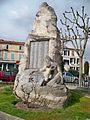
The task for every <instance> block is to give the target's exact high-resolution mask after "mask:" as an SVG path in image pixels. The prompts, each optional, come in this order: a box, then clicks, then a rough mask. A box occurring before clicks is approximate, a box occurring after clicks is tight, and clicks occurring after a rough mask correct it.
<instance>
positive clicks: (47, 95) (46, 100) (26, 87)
mask: <svg viewBox="0 0 90 120" xmlns="http://www.w3.org/2000/svg"><path fill="white" fill-rule="evenodd" d="M30 73H32V71H30V69H28V70H25V71H24V72H22V74H18V75H17V77H16V80H15V84H14V91H15V93H16V95H17V96H18V97H19V98H21V99H22V101H27V102H28V103H30V104H37V105H39V106H47V107H49V108H62V107H63V105H64V103H65V101H66V100H67V88H66V87H65V85H61V84H60V83H59V84H54V85H52V84H51V85H50V84H49V85H48V84H47V85H46V86H41V85H40V84H41V83H40V81H41V80H42V79H38V80H37V81H36V80H33V79H31V78H30ZM36 76H37V74H35V76H34V75H33V77H34V78H35V77H36ZM39 78H40V74H39ZM41 78H43V76H42V74H41Z"/></svg>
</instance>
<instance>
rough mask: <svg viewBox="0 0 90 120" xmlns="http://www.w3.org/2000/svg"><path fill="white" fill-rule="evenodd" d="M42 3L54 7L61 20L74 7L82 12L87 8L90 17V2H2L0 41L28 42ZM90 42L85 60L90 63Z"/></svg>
mask: <svg viewBox="0 0 90 120" xmlns="http://www.w3.org/2000/svg"><path fill="white" fill-rule="evenodd" d="M42 2H47V3H48V4H49V5H50V6H52V7H53V8H54V10H55V12H56V14H57V17H58V27H59V28H60V21H59V19H62V18H63V13H64V11H65V10H70V7H73V8H74V9H75V10H77V11H80V10H81V7H82V6H85V11H86V13H87V14H88V15H89V16H90V0H0V39H5V40H15V41H26V38H27V36H28V34H29V33H30V31H31V30H32V24H33V21H34V19H35V15H36V13H37V11H38V9H39V6H40V5H41V4H42ZM89 51H90V40H88V43H87V48H86V52H85V56H84V59H85V60H88V61H90V55H89Z"/></svg>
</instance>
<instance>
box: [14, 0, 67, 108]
mask: <svg viewBox="0 0 90 120" xmlns="http://www.w3.org/2000/svg"><path fill="white" fill-rule="evenodd" d="M60 49H61V42H60V32H59V30H58V28H57V16H56V13H55V11H54V9H53V8H52V7H51V6H49V5H48V4H47V3H46V2H44V3H42V5H41V6H40V7H39V10H38V12H37V14H36V17H35V20H34V23H33V28H32V31H31V32H30V34H29V35H28V38H27V40H26V43H25V49H24V57H23V58H22V59H21V61H20V65H19V72H18V74H17V76H16V80H15V83H14V91H15V93H16V95H17V96H18V97H20V98H21V99H22V100H23V101H28V103H33V104H38V105H40V106H44V105H46V106H48V107H50V108H61V107H63V105H64V103H65V101H66V99H67V89H66V87H65V86H64V85H62V82H63V78H62V72H61V55H60Z"/></svg>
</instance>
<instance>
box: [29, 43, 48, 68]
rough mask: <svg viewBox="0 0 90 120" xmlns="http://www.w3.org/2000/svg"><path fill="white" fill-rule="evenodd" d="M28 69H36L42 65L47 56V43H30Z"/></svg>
mask: <svg viewBox="0 0 90 120" xmlns="http://www.w3.org/2000/svg"><path fill="white" fill-rule="evenodd" d="M30 45H31V47H30V48H31V49H30V68H31V69H37V68H41V67H43V65H44V58H45V56H46V55H48V51H49V41H39V42H31V44H30Z"/></svg>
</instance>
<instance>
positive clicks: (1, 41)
mask: <svg viewBox="0 0 90 120" xmlns="http://www.w3.org/2000/svg"><path fill="white" fill-rule="evenodd" d="M0 43H1V44H14V45H24V44H25V42H17V41H13V40H12V41H11V40H3V39H0Z"/></svg>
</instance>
